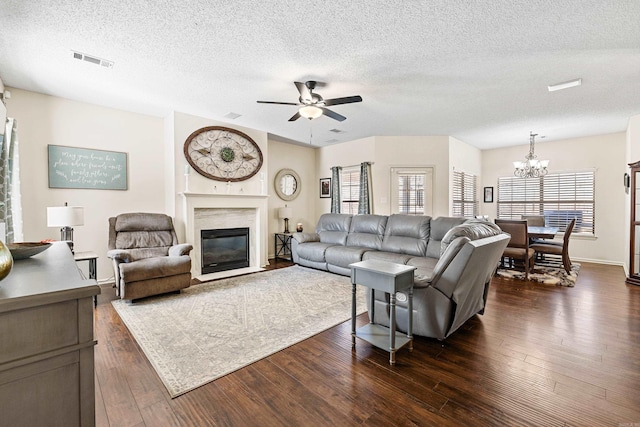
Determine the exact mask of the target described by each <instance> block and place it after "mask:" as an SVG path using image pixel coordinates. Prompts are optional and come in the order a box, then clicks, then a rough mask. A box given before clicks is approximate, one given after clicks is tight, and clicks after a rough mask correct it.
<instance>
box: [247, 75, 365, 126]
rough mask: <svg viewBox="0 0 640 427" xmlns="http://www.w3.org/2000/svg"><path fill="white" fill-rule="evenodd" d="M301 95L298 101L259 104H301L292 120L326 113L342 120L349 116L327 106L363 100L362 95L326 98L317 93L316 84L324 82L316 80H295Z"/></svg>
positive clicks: (311, 118) (316, 116) (260, 102)
mask: <svg viewBox="0 0 640 427" xmlns="http://www.w3.org/2000/svg"><path fill="white" fill-rule="evenodd" d="M294 84H295V85H296V88H297V89H298V92H299V93H300V97H299V98H298V102H297V103H296V102H277V101H257V102H258V103H259V104H277V105H296V106H301V107H300V108H299V109H298V112H297V113H295V114H294V115H293V116H292V117H291V118H290V119H289V121H290V122H293V121H295V120H298V119H299V118H300V117H304V118H306V119H309V120H313V119H317V118H318V117H320V116H322V115H325V116H327V117H331V118H332V119H334V120H337V121H339V122H342V121H344V120H346V119H347V118H346V117H345V116H343V115H341V114H338V113H336V112H335V111H333V110H330V109H328V108H326V107H330V106H333V105H342V104H351V103H354V102H362V97H361V96H360V95H356V96H346V97H343V98H332V99H324V98H323V97H322V96H320V94H318V93H315V92H314V89H315V88H316V86H320V85H322V83H319V82H316V81H314V80H309V81H307V82H305V83H301V82H294Z"/></svg>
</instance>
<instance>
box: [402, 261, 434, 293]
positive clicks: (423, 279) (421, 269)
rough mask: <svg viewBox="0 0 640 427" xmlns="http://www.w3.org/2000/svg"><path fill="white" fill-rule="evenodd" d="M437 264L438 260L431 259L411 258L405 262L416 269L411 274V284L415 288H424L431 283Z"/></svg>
mask: <svg viewBox="0 0 640 427" xmlns="http://www.w3.org/2000/svg"><path fill="white" fill-rule="evenodd" d="M437 263H438V259H437V258H431V257H413V258H411V259H410V260H409V261H407V265H411V266H414V267H418V268H417V269H416V270H415V271H414V273H413V283H414V285H415V286H416V287H424V286H427V285H428V284H429V282H431V278H432V276H433V269H434V268H435V266H436V264H437Z"/></svg>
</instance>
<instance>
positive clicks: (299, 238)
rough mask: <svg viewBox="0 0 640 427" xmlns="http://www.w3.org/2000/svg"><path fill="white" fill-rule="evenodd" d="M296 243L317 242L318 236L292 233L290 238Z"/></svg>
mask: <svg viewBox="0 0 640 427" xmlns="http://www.w3.org/2000/svg"><path fill="white" fill-rule="evenodd" d="M292 237H293V238H294V239H296V241H297V242H298V243H305V242H319V241H320V236H319V235H318V234H316V233H293V236H292Z"/></svg>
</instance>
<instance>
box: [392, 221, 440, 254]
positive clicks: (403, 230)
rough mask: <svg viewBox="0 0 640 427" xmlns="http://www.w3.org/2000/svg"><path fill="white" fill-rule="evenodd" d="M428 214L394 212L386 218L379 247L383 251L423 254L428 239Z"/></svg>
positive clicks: (425, 250)
mask: <svg viewBox="0 0 640 427" xmlns="http://www.w3.org/2000/svg"><path fill="white" fill-rule="evenodd" d="M430 220H431V217H429V216H419V215H417V216H414V215H400V214H394V215H391V216H390V217H389V219H388V220H387V227H386V230H385V233H384V238H383V239H382V247H381V249H382V250H383V251H385V252H394V253H398V254H408V255H413V256H424V255H425V254H426V252H427V239H429V230H430V227H429V222H430Z"/></svg>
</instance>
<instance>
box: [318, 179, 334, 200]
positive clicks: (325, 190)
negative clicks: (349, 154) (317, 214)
mask: <svg viewBox="0 0 640 427" xmlns="http://www.w3.org/2000/svg"><path fill="white" fill-rule="evenodd" d="M330 197H331V178H320V198H321V199H328V198H330Z"/></svg>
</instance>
